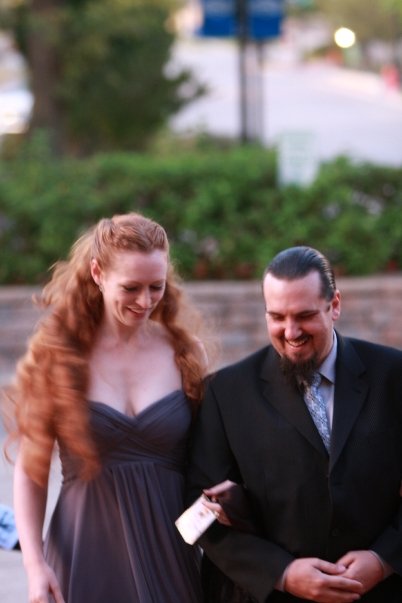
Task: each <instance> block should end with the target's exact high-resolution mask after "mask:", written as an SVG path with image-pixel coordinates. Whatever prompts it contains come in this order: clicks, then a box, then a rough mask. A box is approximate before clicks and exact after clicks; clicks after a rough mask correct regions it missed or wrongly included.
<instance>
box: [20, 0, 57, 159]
mask: <svg viewBox="0 0 402 603" xmlns="http://www.w3.org/2000/svg"><path fill="white" fill-rule="evenodd" d="M65 5H66V1H65V0H32V1H31V11H30V13H31V26H30V32H29V37H28V62H29V65H30V68H31V78H32V79H31V86H32V88H31V89H32V93H33V96H34V107H33V114H32V120H31V125H30V132H31V133H32V132H33V131H34V130H36V129H39V128H40V129H42V130H45V131H46V132H47V133H48V135H49V138H50V140H49V142H50V144H51V146H52V150H53V151H54V152H55V153H56V154H60V153H61V152H62V149H63V146H64V132H63V130H64V128H63V115H62V111H61V107H60V105H59V103H58V102H57V97H56V88H57V85H58V82H59V77H60V65H59V61H58V56H57V45H56V44H55V41H56V40H57V33H58V18H59V13H60V10H59V9H60V8H63V6H65Z"/></svg>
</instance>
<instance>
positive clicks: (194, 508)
mask: <svg viewBox="0 0 402 603" xmlns="http://www.w3.org/2000/svg"><path fill="white" fill-rule="evenodd" d="M203 500H206V498H205V496H204V495H203V494H202V495H201V496H200V497H199V498H197V500H196V501H195V502H194V503H193V504H192V505H191V507H189V508H188V509H186V510H185V511H184V513H182V514H181V515H180V517H178V518H177V519H176V521H175V524H176V527H177V529H178V530H179V532H180V534H181V535H182V537H183V539H184V540H185V541H186V542H187V543H188V544H194V542H195V541H196V540H198V538H199V537H200V536H201V534H203V533H204V532H205V530H206V529H207V528H208V527H209V526H210V525H211V523H212V522H213V521H215V515H214V514H213V512H212V511H211V510H210V509H208V508H207V507H206V506H205V505H204V504H203V502H202V501H203Z"/></svg>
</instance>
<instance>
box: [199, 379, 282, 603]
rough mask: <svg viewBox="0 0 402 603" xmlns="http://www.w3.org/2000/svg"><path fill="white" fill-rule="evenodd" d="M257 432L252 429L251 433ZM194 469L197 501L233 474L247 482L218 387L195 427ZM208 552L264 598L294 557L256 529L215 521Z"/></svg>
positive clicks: (202, 540)
mask: <svg viewBox="0 0 402 603" xmlns="http://www.w3.org/2000/svg"><path fill="white" fill-rule="evenodd" d="M249 437H252V434H250V435H249ZM191 457H192V462H191V464H190V469H189V491H190V498H191V500H193V499H195V498H196V497H197V496H199V495H200V493H201V491H202V490H203V489H204V488H207V487H210V486H212V485H214V484H217V483H219V482H222V481H224V480H225V479H231V480H233V481H235V482H237V483H242V476H241V474H240V471H239V468H238V466H237V463H236V461H235V459H234V457H233V455H232V453H231V450H230V446H229V443H228V439H227V437H226V433H225V427H224V424H223V421H222V418H221V414H220V411H219V408H218V405H217V402H216V399H215V395H214V391H213V386H210V387H209V388H208V390H207V393H206V396H205V399H204V402H203V404H202V407H201V410H200V412H199V415H198V418H197V423H196V426H195V431H194V438H193V446H192V455H191ZM199 544H200V545H201V546H202V548H203V549H204V550H205V552H206V554H207V555H208V557H209V558H210V559H211V560H212V561H213V562H214V563H215V564H216V565H217V566H218V567H219V568H220V569H221V570H222V571H223V572H224V573H225V574H226V575H227V576H229V577H230V578H231V579H232V580H234V581H235V582H236V583H237V584H239V585H240V586H241V587H243V588H244V589H245V590H247V591H248V592H250V593H251V594H252V595H253V596H254V597H255V598H256V599H257V601H259V602H261V603H263V602H264V601H266V599H267V597H268V595H269V594H270V593H271V592H272V590H273V589H274V586H275V583H276V581H277V580H278V578H279V577H280V576H281V575H282V573H283V571H284V570H285V568H286V567H287V565H288V564H289V563H290V562H291V561H292V560H293V557H292V556H291V555H290V554H289V553H287V552H286V551H285V550H283V549H281V548H280V547H279V546H277V545H275V544H274V543H271V542H269V541H267V540H266V539H264V538H261V537H259V536H258V535H256V534H251V533H245V532H240V531H237V530H235V529H233V528H228V527H225V526H222V525H220V524H218V523H217V522H215V523H214V524H213V525H212V526H211V527H210V528H209V529H208V530H207V532H206V533H205V534H204V535H203V536H202V537H201V538H200V540H199Z"/></svg>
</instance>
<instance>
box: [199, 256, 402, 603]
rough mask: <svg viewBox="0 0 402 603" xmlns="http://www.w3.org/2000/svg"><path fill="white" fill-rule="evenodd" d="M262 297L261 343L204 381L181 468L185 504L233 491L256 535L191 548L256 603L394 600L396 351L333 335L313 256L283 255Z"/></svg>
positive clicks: (223, 534) (399, 540)
mask: <svg viewBox="0 0 402 603" xmlns="http://www.w3.org/2000/svg"><path fill="white" fill-rule="evenodd" d="M263 291H264V298H265V305H266V320H267V327H268V334H269V336H270V340H271V345H268V346H267V347H266V348H264V349H263V350H260V351H258V352H256V353H255V354H253V355H252V356H250V357H248V358H246V359H245V360H243V361H241V362H239V363H237V364H235V365H233V366H229V367H226V368H224V369H222V370H220V371H218V373H217V374H216V375H214V376H213V377H212V378H211V380H210V383H209V385H208V387H207V392H206V396H205V400H204V403H203V404H202V406H201V410H200V414H199V418H198V421H197V425H196V429H195V434H194V444H193V452H192V464H191V467H190V471H189V480H190V486H191V492H192V496H196V495H199V493H200V491H201V490H206V491H207V493H209V495H210V496H213V495H214V494H215V495H216V494H217V492H215V491H214V490H213V489H212V490H208V488H209V487H210V486H211V484H216V483H218V482H222V481H223V480H225V479H229V480H233V481H235V482H237V483H240V484H243V485H244V488H245V491H246V492H247V495H248V499H249V503H250V506H251V508H252V516H253V519H254V523H255V530H254V531H252V530H250V531H248V530H247V531H240V530H238V529H236V528H235V527H226V526H222V525H219V524H218V523H217V522H215V523H214V524H213V525H212V526H211V527H210V528H209V529H208V531H207V532H206V533H205V534H204V535H203V536H202V537H201V539H200V544H201V546H202V547H203V549H204V551H205V554H206V556H207V558H209V560H210V561H212V563H213V564H215V565H216V566H217V567H218V568H220V570H222V572H224V573H225V574H226V575H227V576H228V577H229V578H231V579H232V580H233V581H234V582H235V583H237V584H238V585H239V586H240V587H241V588H243V589H245V590H246V591H248V592H249V593H250V594H251V595H252V597H253V598H254V599H255V600H256V601H258V603H265V602H268V603H276V602H278V603H279V602H289V603H290V602H295V601H306V600H307V601H318V602H320V603H349V602H351V601H355V600H361V601H364V602H365V603H366V602H367V603H401V601H402V577H401V575H402V504H401V478H402V352H401V351H398V350H395V349H392V348H387V347H384V346H380V345H376V344H373V343H369V342H366V341H361V340H356V339H350V338H346V337H342V336H341V335H340V334H339V333H337V332H335V331H334V323H335V322H336V321H337V320H338V318H339V316H340V310H341V301H340V293H339V291H338V290H337V289H336V285H335V279H334V275H333V271H332V269H331V267H330V265H329V263H328V260H327V259H326V258H325V257H324V256H323V255H322V254H321V253H319V252H318V251H316V250H314V249H312V248H309V247H294V248H290V249H287V250H285V251H283V252H281V253H279V254H278V255H277V256H276V257H275V258H274V259H273V261H272V262H271V263H270V264H269V266H268V268H267V269H266V271H265V275H264V280H263ZM317 374H318V375H319V379H320V380H321V383H320V385H319V386H318V388H316V390H315V392H313V393H312V387H311V386H312V383H313V382H315V377H316V375H317ZM321 403H324V409H323V410H322V409H321V410H320V408H319V407H320V406H321ZM310 406H312V407H313V411H314V410H316V411H318V412H321V411H322V412H321V417H320V422H321V423H325V425H324V426H323V425H322V424H320V423H319V422H317V423H316V422H315V421H316V417H315V416H313V415H314V412H313V411H312V414H311V413H310V410H309V408H310ZM316 425H318V427H317V426H316ZM320 431H321V432H322V433H321V434H320ZM218 499H219V498H218ZM211 508H215V507H214V505H213V504H212V505H211ZM218 508H219V507H218V506H216V509H218ZM209 590H210V589H209ZM212 598H213V597H212ZM210 603H215V599H214V600H213V601H212V599H211V601H210ZM228 603H229V601H228Z"/></svg>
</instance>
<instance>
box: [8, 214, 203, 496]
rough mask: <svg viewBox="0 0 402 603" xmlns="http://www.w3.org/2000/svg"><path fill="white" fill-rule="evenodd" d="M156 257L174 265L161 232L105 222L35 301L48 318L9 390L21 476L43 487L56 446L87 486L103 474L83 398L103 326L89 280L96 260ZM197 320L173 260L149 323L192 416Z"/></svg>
mask: <svg viewBox="0 0 402 603" xmlns="http://www.w3.org/2000/svg"><path fill="white" fill-rule="evenodd" d="M155 249H160V250H163V251H166V252H167V254H168V258H169V242H168V238H167V235H166V232H165V230H164V229H163V228H162V227H161V226H160V225H159V224H157V223H156V222H154V221H153V220H150V219H149V218H146V217H144V216H142V215H140V214H137V213H129V214H124V215H117V216H114V217H113V218H111V219H102V220H100V221H99V222H98V224H97V225H96V226H94V227H93V228H91V229H90V230H88V231H87V232H86V233H85V234H84V235H83V236H81V237H80V238H79V239H78V241H77V242H76V243H75V244H74V245H73V247H72V249H71V251H70V255H69V257H68V260H67V261H60V262H57V263H56V264H55V265H54V267H53V273H52V278H51V280H50V282H49V283H48V284H47V285H46V286H45V287H44V289H43V291H42V293H41V296H40V299H39V300H38V301H39V303H40V304H41V305H42V306H43V307H44V308H46V309H47V310H46V311H45V315H44V317H43V319H42V320H41V321H40V323H39V325H38V327H37V329H36V331H35V333H34V334H33V336H32V337H31V339H30V341H29V344H28V348H27V351H26V353H25V355H24V356H23V357H22V358H21V359H20V361H19V362H18V364H17V370H16V378H15V381H14V383H13V384H12V385H11V386H10V387H9V388H7V390H6V398H7V400H8V402H9V403H11V405H12V415H13V418H14V419H13V426H14V428H13V431H12V433H11V434H10V438H11V440H13V439H19V438H20V437H22V436H24V469H25V470H26V472H27V473H28V475H29V476H30V477H31V478H32V479H33V480H34V481H35V482H37V483H38V484H41V485H44V484H45V483H46V479H47V472H48V463H49V458H48V450H49V447H50V446H52V443H53V441H54V440H55V439H56V440H57V441H58V442H59V443H62V444H63V446H65V447H66V448H67V449H68V450H69V451H70V453H71V454H73V455H74V456H75V457H76V458H77V460H78V462H79V466H80V474H81V477H82V478H83V479H89V478H91V477H93V475H94V474H95V473H96V471H97V470H98V468H99V459H98V455H97V453H96V450H95V447H94V444H93V441H92V439H91V436H90V430H89V410H88V403H87V398H86V396H87V390H88V384H89V366H88V358H89V355H90V352H91V349H92V346H93V342H94V341H95V339H96V333H97V330H98V327H99V325H100V322H101V320H102V316H103V298H102V294H101V292H100V291H99V288H98V286H97V285H96V284H95V282H94V280H93V278H92V276H91V272H90V262H91V259H92V258H96V260H97V262H98V264H99V266H100V267H101V269H103V270H107V269H108V268H109V267H110V265H111V262H112V260H113V254H114V252H115V251H122V250H129V251H142V252H151V251H153V250H155ZM198 318H200V317H199V314H198V312H197V311H196V310H195V308H194V307H193V306H192V305H191V304H190V303H189V301H188V300H187V299H186V296H185V295H184V293H183V290H182V288H181V287H180V284H179V280H178V277H177V275H176V274H175V271H174V268H173V266H172V264H171V261H170V259H169V260H168V275H167V282H166V289H165V293H164V296H163V298H162V300H161V301H160V302H159V304H158V306H157V307H156V309H155V310H154V312H153V314H152V315H151V319H152V320H155V321H158V322H160V323H162V324H163V325H164V326H165V328H166V330H167V332H168V334H169V335H170V339H171V344H172V346H173V349H174V352H175V360H176V363H177V365H178V367H179V370H180V372H181V375H182V382H183V389H184V392H185V393H186V395H187V397H188V399H189V401H190V404H191V406H192V409H193V411H194V410H195V409H196V407H197V405H198V404H199V402H200V400H201V397H202V393H203V378H204V377H205V374H206V370H207V367H206V366H205V359H204V357H203V354H202V350H201V348H200V344H199V341H198V340H197V339H196V338H195V337H194V335H195V333H194V326H195V324H196V322H197V321H198ZM195 319H197V321H196V322H195ZM190 324H191V331H190V329H189V325H190Z"/></svg>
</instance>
